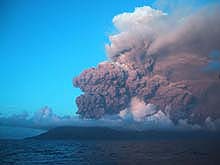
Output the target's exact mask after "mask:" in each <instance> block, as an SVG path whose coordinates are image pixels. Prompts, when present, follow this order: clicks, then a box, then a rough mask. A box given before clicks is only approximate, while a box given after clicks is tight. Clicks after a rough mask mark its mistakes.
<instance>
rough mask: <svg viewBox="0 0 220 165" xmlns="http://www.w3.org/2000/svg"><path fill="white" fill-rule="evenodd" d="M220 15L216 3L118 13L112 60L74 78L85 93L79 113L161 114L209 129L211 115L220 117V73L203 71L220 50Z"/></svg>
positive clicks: (85, 115)
mask: <svg viewBox="0 0 220 165" xmlns="http://www.w3.org/2000/svg"><path fill="white" fill-rule="evenodd" d="M173 13H175V12H173ZM219 15H220V6H219V4H215V5H210V6H207V7H204V8H202V9H201V10H198V11H196V12H192V13H191V14H187V15H182V16H180V15H178V16H177V15H175V14H173V15H169V14H168V13H165V12H163V11H161V10H159V9H153V8H151V7H149V6H144V7H138V8H135V10H134V12H131V13H122V14H119V15H117V16H115V17H114V18H113V24H114V25H115V27H116V29H117V30H118V34H115V35H112V36H110V37H109V39H110V44H107V45H106V52H107V55H108V57H109V60H108V61H105V62H102V63H100V64H99V65H98V67H96V68H91V69H87V70H85V71H83V72H82V73H81V74H80V75H79V76H78V77H76V78H74V80H73V85H74V86H75V87H79V88H80V89H81V90H82V91H83V94H82V95H81V96H79V97H78V98H77V99H76V103H77V106H78V111H77V113H78V114H79V115H80V116H81V117H82V118H87V119H102V118H103V117H105V116H108V115H117V116H120V117H121V118H126V119H130V120H134V121H136V122H140V121H141V122H144V121H146V120H149V117H153V116H154V117H155V115H156V116H157V115H158V116H165V117H168V118H169V120H170V121H171V122H172V123H174V124H175V125H178V124H180V125H187V124H189V125H196V126H195V127H197V125H198V127H200V126H201V127H206V125H207V118H208V117H210V118H211V119H212V120H213V121H216V120H218V119H219V118H220V112H219V111H218V107H219V106H220V104H219V101H218V98H219V97H220V81H219V79H218V74H219V73H218V72H217V71H216V70H214V71H212V72H211V73H210V72H209V73H207V72H203V71H201V70H202V68H204V67H206V66H207V65H208V64H209V63H210V62H211V61H212V59H211V58H210V57H209V54H210V52H212V51H213V50H220V28H219V27H220V17H219ZM208 121H209V120H208Z"/></svg>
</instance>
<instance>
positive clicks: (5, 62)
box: [0, 0, 208, 115]
mask: <svg viewBox="0 0 220 165" xmlns="http://www.w3.org/2000/svg"><path fill="white" fill-rule="evenodd" d="M185 2H186V3H187V2H188V1H185ZM207 2H208V0H202V1H199V2H196V3H194V4H193V6H192V7H193V8H196V7H197V6H199V5H203V4H205V3H207ZM148 5H150V6H153V7H154V6H158V3H156V2H155V1H153V0H117V1H116V0H112V1H110V0H103V1H100V0H93V1H91V0H84V1H82V0H65V1H61V0H53V1H52V0H38V1H35V0H0V91H1V92H0V113H1V114H4V115H9V114H13V113H15V114H16V113H20V112H23V111H27V112H28V113H33V112H35V111H37V110H38V109H40V108H42V107H44V106H49V107H51V108H52V109H53V111H54V112H55V113H56V114H59V115H74V114H75V112H76V111H77V107H76V104H75V101H74V100H75V98H76V97H77V96H78V95H80V93H81V91H80V90H79V89H76V88H74V87H73V85H72V79H73V77H75V76H77V75H79V74H80V73H81V72H82V71H83V70H84V69H86V68H90V67H92V66H96V65H97V64H98V63H99V62H101V61H104V60H106V59H107V57H106V52H105V46H104V45H105V43H107V42H108V36H109V35H110V34H112V33H114V32H115V29H114V28H113V25H112V18H113V17H114V16H115V15H117V14H119V13H123V12H125V11H126V12H131V11H133V10H134V8H135V7H139V6H148ZM164 10H165V12H168V13H169V9H168V8H167V6H166V5H165V6H164ZM166 10H167V11H166Z"/></svg>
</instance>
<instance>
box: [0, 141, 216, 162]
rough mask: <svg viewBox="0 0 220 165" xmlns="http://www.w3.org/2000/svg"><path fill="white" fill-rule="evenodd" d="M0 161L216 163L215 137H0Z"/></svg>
mask: <svg viewBox="0 0 220 165" xmlns="http://www.w3.org/2000/svg"><path fill="white" fill-rule="evenodd" d="M0 164H1V165H4V164H19V165H20V164H21V165H22V164H25V165H27V164H67V165H71V164H74V165H75V164H76V165H81V164H82V165H87V164H88V165H90V164H91V165H93V164H94V165H99V164H105V165H106V164H107V165H108V164H109V165H111V164H112V165H114V164H116V165H117V164H118V165H123V164H125V165H129V164H137V165H142V164H143V165H154V164H156V165H160V164H161V165H191V164H192V165H193V164H198V165H202V164H204V165H209V164H211V165H215V164H216V165H219V164H220V141H219V140H218V139H215V140H199V139H194V140H189V139H188V140H183V139H182V140H180V139H179V140H178V139H177V140H174V139H172V140H147V141H146V140H119V141H117V140H114V141H112V140H105V141H102V140H101V141H100V140H99V141H98V140H93V141H89V140H85V141H75V140H30V139H29V140H0Z"/></svg>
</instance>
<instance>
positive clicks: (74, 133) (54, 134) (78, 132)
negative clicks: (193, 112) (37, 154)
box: [28, 126, 220, 140]
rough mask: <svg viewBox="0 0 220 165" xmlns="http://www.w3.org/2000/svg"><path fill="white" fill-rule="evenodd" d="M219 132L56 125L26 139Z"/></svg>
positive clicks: (199, 135) (184, 135)
mask: <svg viewBox="0 0 220 165" xmlns="http://www.w3.org/2000/svg"><path fill="white" fill-rule="evenodd" d="M219 137H220V133H219V132H208V131H162V130H161V131H155V130H148V131H135V130H120V129H111V128H107V127H73V126H65V127H57V128H54V129H51V130H49V131H48V132H45V133H42V134H40V135H38V136H34V137H31V138H28V139H40V140H43V139H49V140H53V139H73V140H159V139H183V140H185V139H220V138H219Z"/></svg>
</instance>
